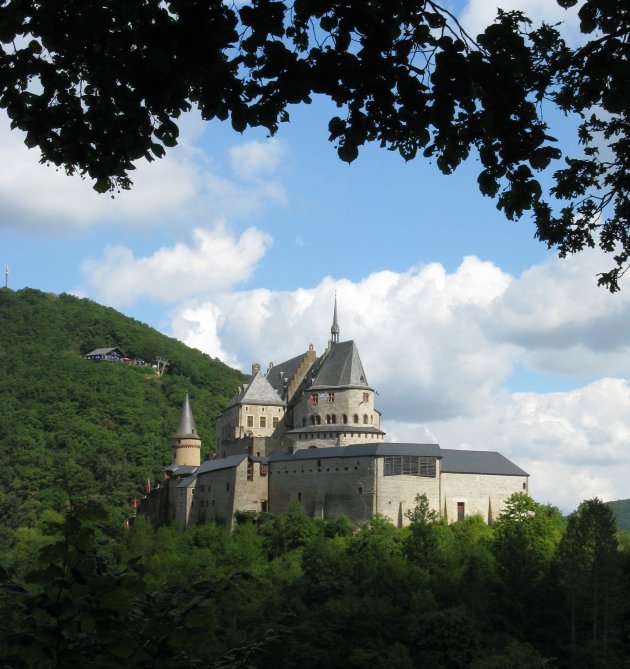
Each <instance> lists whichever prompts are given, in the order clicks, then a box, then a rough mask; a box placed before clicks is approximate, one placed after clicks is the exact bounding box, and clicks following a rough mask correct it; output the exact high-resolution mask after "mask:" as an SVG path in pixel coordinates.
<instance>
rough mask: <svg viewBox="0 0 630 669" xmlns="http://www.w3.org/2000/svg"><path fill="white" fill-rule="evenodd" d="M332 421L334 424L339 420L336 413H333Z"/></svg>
mask: <svg viewBox="0 0 630 669" xmlns="http://www.w3.org/2000/svg"><path fill="white" fill-rule="evenodd" d="M330 422H331V423H332V424H333V425H334V424H335V423H336V422H337V415H336V414H333V415H332V416H331V417H330Z"/></svg>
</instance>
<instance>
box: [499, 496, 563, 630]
mask: <svg viewBox="0 0 630 669" xmlns="http://www.w3.org/2000/svg"><path fill="white" fill-rule="evenodd" d="M563 529H564V521H563V518H562V515H561V514H560V511H559V510H558V509H556V508H555V507H551V506H547V505H543V504H539V503H538V502H535V501H534V500H533V499H532V498H531V497H529V496H528V495H527V494H526V493H523V492H520V493H514V494H513V495H511V496H510V497H509V499H508V500H507V503H506V507H505V510H504V511H503V513H502V514H501V515H500V516H499V518H498V519H497V521H496V522H495V524H494V535H495V536H494V544H493V552H494V555H495V558H496V565H497V575H498V577H499V579H500V581H499V587H498V593H497V594H498V601H497V604H498V606H497V613H498V615H499V617H500V621H501V623H502V625H503V626H504V627H505V629H506V630H507V631H508V632H509V633H510V634H512V635H513V636H514V637H516V638H526V639H528V640H531V638H532V637H531V635H532V634H534V633H540V632H543V631H544V625H542V624H541V619H542V618H543V614H544V609H545V607H544V603H545V602H546V601H547V598H546V596H545V593H546V589H547V587H548V580H547V575H548V571H549V567H550V565H551V564H552V560H553V558H554V556H555V551H556V549H557V546H558V543H559V542H560V539H561V536H562V531H563Z"/></svg>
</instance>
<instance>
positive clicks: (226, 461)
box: [195, 453, 247, 476]
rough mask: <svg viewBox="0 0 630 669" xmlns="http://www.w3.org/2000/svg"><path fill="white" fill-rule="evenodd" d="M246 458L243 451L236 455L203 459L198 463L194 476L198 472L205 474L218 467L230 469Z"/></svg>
mask: <svg viewBox="0 0 630 669" xmlns="http://www.w3.org/2000/svg"><path fill="white" fill-rule="evenodd" d="M246 458H247V455H246V454H245V453H239V454H238V455H228V457H227V458H217V459H216V460H205V461H204V462H202V463H201V465H199V467H198V468H197V471H196V472H195V476H199V475H200V474H205V473H207V472H215V471H218V470H219V469H230V467H237V466H238V465H240V464H241V462H243V460H245V459H246Z"/></svg>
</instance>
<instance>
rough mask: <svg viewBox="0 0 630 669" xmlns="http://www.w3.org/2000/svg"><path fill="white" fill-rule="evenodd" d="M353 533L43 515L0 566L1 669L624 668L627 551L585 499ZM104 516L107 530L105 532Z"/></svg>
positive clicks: (249, 518) (261, 522)
mask: <svg viewBox="0 0 630 669" xmlns="http://www.w3.org/2000/svg"><path fill="white" fill-rule="evenodd" d="M409 519H410V521H411V524H410V526H409V527H407V528H404V529H397V528H395V527H394V526H393V525H392V524H390V523H389V522H388V521H387V520H385V519H384V518H382V517H379V516H376V517H374V518H373V519H372V520H371V521H370V522H369V523H368V524H366V525H364V526H363V527H361V528H358V529H357V528H354V527H352V525H351V524H350V523H349V521H347V520H346V519H344V518H338V519H336V520H328V521H322V520H315V519H312V518H309V517H307V516H306V515H305V514H304V513H303V511H302V510H301V509H300V507H299V506H298V505H296V506H293V507H291V508H290V509H289V511H288V512H286V513H281V514H277V515H270V514H264V515H259V516H255V515H251V514H241V515H240V516H239V517H238V523H237V525H236V526H235V528H234V529H232V530H230V529H229V528H226V527H223V526H219V525H216V524H206V525H203V526H199V527H193V528H190V529H188V530H185V531H184V530H180V529H179V528H177V527H174V526H169V527H161V528H159V529H155V528H153V527H152V526H151V525H150V523H149V522H148V521H147V520H146V519H144V518H141V517H140V518H138V519H137V520H136V522H135V524H134V525H133V526H132V527H131V528H130V529H129V530H128V531H126V532H125V533H124V534H123V535H122V536H119V537H118V538H117V539H116V540H112V539H111V538H110V537H109V536H108V534H107V522H106V521H107V519H106V517H105V513H104V511H103V509H101V508H99V507H98V506H95V505H88V506H81V505H78V506H75V507H73V508H72V509H71V510H69V511H68V512H67V514H66V515H65V517H62V516H59V515H58V514H55V513H53V512H48V513H46V514H45V515H44V516H42V517H41V518H40V520H39V521H38V523H37V524H36V526H34V527H32V528H23V529H21V530H19V531H18V534H17V541H16V543H15V545H14V547H13V548H12V549H11V550H10V551H8V552H7V553H6V554H5V556H4V557H5V564H6V569H5V570H3V571H0V580H2V588H1V589H0V656H2V657H3V658H4V660H5V664H4V666H6V667H9V668H12V669H22V668H26V667H28V668H37V669H48V668H49V667H51V668H52V667H81V668H84V667H108V668H109V667H112V668H113V667H120V666H124V667H125V668H126V669H135V668H138V669H140V668H143V669H144V668H145V667H168V668H169V669H176V668H181V669H185V668H186V669H187V668H188V667H214V668H215V669H228V668H230V669H236V668H243V669H244V668H245V667H248V668H250V669H254V668H255V669H298V668H299V669H326V668H330V669H337V668H339V669H364V668H366V669H412V668H418V669H542V668H543V667H547V668H548V667H553V668H556V669H564V668H566V669H581V668H584V669H586V668H601V669H622V668H624V667H625V668H627V667H628V666H630V660H629V658H630V638H629V635H628V631H629V626H628V621H629V615H630V597H629V595H630V592H629V590H630V552H628V551H627V550H620V549H619V546H618V541H617V535H616V527H615V522H614V516H613V514H612V511H611V509H610V507H609V506H607V505H606V504H604V503H602V502H600V501H599V500H589V501H586V502H583V503H582V504H581V505H580V507H579V508H578V509H577V511H576V512H574V513H573V514H571V516H569V518H568V520H566V519H564V518H563V517H562V515H561V513H560V512H559V511H558V509H555V508H553V507H550V506H544V505H541V504H537V503H536V502H534V501H533V500H531V499H530V498H529V497H527V495H525V494H524V493H517V494H515V495H513V496H512V498H511V499H510V501H509V504H508V507H507V510H506V512H505V513H504V514H503V515H502V517H501V518H500V519H498V520H497V521H495V523H494V524H493V526H491V527H489V526H488V525H486V524H485V523H484V522H483V520H482V519H481V518H480V517H469V518H466V519H465V520H464V521H463V522H460V523H453V524H451V525H448V524H446V523H444V522H443V521H440V520H438V519H436V518H435V513H434V512H432V511H431V510H430V509H429V506H428V502H427V500H426V497H421V496H419V497H418V498H417V506H416V508H415V510H413V511H412V512H410V513H409ZM103 523H105V525H103Z"/></svg>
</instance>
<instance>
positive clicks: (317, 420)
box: [315, 416, 322, 425]
mask: <svg viewBox="0 0 630 669" xmlns="http://www.w3.org/2000/svg"><path fill="white" fill-rule="evenodd" d="M315 422H316V423H317V425H321V424H322V417H321V416H315Z"/></svg>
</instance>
